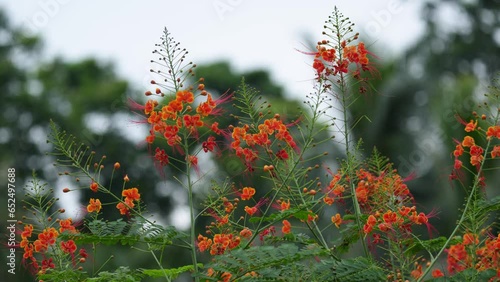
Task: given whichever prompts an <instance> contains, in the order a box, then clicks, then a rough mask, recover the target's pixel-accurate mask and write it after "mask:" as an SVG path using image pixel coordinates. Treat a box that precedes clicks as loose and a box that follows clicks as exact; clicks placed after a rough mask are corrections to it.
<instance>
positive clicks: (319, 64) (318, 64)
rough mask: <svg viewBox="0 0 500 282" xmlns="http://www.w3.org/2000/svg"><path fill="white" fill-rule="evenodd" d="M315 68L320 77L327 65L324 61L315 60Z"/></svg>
mask: <svg viewBox="0 0 500 282" xmlns="http://www.w3.org/2000/svg"><path fill="white" fill-rule="evenodd" d="M313 68H314V69H315V70H316V72H317V73H318V76H319V75H320V74H321V73H322V72H323V71H324V70H325V65H324V64H323V62H322V61H320V60H318V59H314V61H313Z"/></svg>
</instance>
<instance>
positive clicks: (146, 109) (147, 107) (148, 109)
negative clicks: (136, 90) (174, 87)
mask: <svg viewBox="0 0 500 282" xmlns="http://www.w3.org/2000/svg"><path fill="white" fill-rule="evenodd" d="M157 105H158V102H157V101H156V100H148V101H147V102H146V105H145V106H144V113H145V114H146V115H149V114H150V113H151V112H152V111H154V108H155V107H156V106H157Z"/></svg>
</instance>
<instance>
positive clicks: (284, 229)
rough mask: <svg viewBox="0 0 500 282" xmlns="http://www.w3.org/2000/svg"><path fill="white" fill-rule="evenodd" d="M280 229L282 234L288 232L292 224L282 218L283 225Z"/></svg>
mask: <svg viewBox="0 0 500 282" xmlns="http://www.w3.org/2000/svg"><path fill="white" fill-rule="evenodd" d="M281 231H282V232H283V234H288V233H290V231H292V225H291V224H290V222H289V221H288V220H286V219H285V220H283V227H282V228H281Z"/></svg>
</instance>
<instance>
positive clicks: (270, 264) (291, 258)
mask: <svg viewBox="0 0 500 282" xmlns="http://www.w3.org/2000/svg"><path fill="white" fill-rule="evenodd" d="M325 255H328V251H325V250H324V249H323V248H320V247H319V246H315V245H308V246H307V247H304V248H302V249H299V247H297V246H296V245H295V244H289V243H285V244H282V245H279V246H276V247H275V246H255V247H250V248H248V249H236V250H233V251H231V252H229V253H227V254H224V255H220V256H218V257H217V261H215V262H211V263H208V264H206V265H205V269H208V268H212V269H213V270H214V271H216V272H218V273H223V272H230V273H232V274H233V276H232V277H233V278H235V279H241V281H259V279H260V281H267V280H272V281H285V280H287V279H290V278H291V277H297V275H300V276H305V274H306V273H307V275H313V274H314V273H312V272H311V267H312V266H314V264H318V262H316V261H314V260H311V259H313V258H314V257H318V256H325ZM251 272H256V273H257V274H258V275H259V276H258V278H257V277H251V276H250V275H249V274H250V273H251ZM245 275H248V276H245ZM201 278H203V279H211V280H213V279H214V278H213V277H210V276H201Z"/></svg>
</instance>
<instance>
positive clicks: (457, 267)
mask: <svg viewBox="0 0 500 282" xmlns="http://www.w3.org/2000/svg"><path fill="white" fill-rule="evenodd" d="M447 253H448V255H447V259H446V262H447V264H448V266H447V270H448V272H449V273H450V274H453V273H457V272H461V271H464V270H465V269H468V268H475V269H477V270H478V271H485V270H488V269H493V270H495V271H496V272H497V276H496V278H497V279H498V278H500V260H499V259H500V235H498V236H497V237H493V236H491V235H487V236H486V239H485V240H482V241H481V242H480V241H479V238H478V236H477V235H475V234H472V233H465V234H464V235H463V237H462V242H460V243H457V244H454V245H451V246H450V247H449V248H448V250H447Z"/></svg>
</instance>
